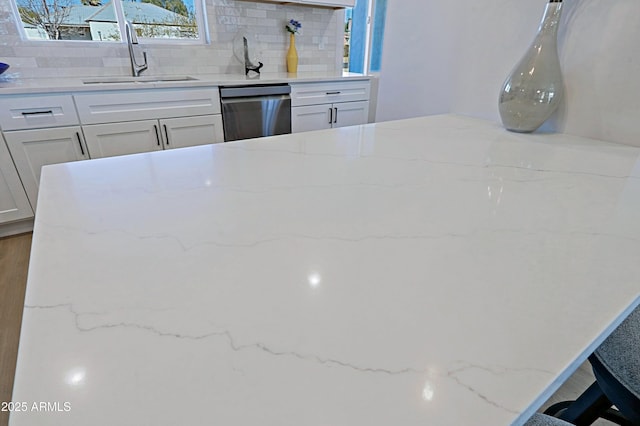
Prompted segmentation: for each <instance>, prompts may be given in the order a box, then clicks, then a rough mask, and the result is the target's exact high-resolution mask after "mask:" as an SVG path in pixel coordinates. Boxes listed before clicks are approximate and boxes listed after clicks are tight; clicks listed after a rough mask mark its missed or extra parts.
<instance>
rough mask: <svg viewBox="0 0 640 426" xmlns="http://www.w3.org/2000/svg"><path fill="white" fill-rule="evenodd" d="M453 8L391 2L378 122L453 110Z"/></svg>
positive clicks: (409, 0)
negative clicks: (451, 22)
mask: <svg viewBox="0 0 640 426" xmlns="http://www.w3.org/2000/svg"><path fill="white" fill-rule="evenodd" d="M450 3H451V2H448V1H446V0H443V1H428V0H388V3H387V17H386V22H385V31H384V37H385V38H384V46H383V49H382V67H381V71H380V84H379V88H378V103H377V111H376V121H386V120H393V119H397V118H407V117H417V116H421V115H429V114H437V113H442V112H447V111H449V104H450V100H451V96H450V95H451V93H450V87H451V82H450V71H451V68H452V65H451V60H452V59H453V56H452V55H451V53H450V52H451V49H452V47H453V39H452V38H451V35H452V34H455V31H452V29H451V28H449V26H450V21H451V16H450V15H451V10H452V6H451V4H450Z"/></svg>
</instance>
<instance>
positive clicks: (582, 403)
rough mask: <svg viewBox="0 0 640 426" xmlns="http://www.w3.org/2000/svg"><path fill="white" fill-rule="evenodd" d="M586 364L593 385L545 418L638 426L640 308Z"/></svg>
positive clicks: (548, 410) (584, 422)
mask: <svg viewBox="0 0 640 426" xmlns="http://www.w3.org/2000/svg"><path fill="white" fill-rule="evenodd" d="M589 362H590V363H591V366H592V368H593V373H594V375H595V377H596V381H595V382H594V383H593V384H592V385H591V386H590V387H589V388H588V389H587V390H586V391H585V392H584V393H583V394H582V395H580V397H579V398H578V399H577V400H576V401H565V402H559V403H557V404H554V405H552V406H551V407H549V408H548V409H547V410H546V411H545V414H549V415H552V416H555V417H558V418H560V419H563V420H566V421H568V422H570V423H571V424H574V425H580V426H581V425H590V424H592V423H593V422H595V421H596V420H597V419H598V418H600V417H601V418H604V419H607V420H609V421H612V422H614V423H616V424H619V425H624V426H630V425H640V307H638V308H636V309H635V310H634V311H633V312H632V313H631V314H630V315H629V317H627V319H625V320H624V321H623V322H622V324H620V326H619V327H618V328H616V329H615V330H614V332H613V333H612V334H611V335H610V336H609V337H608V338H607V339H606V340H605V341H604V342H603V343H602V345H600V346H599V347H598V349H596V351H595V352H594V353H593V354H592V355H591V356H590V357H589ZM614 405H615V407H616V408H617V410H616V409H615V408H612V407H613V406H614ZM543 424H544V423H543Z"/></svg>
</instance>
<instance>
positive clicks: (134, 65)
mask: <svg viewBox="0 0 640 426" xmlns="http://www.w3.org/2000/svg"><path fill="white" fill-rule="evenodd" d="M124 27H125V32H126V33H127V45H128V46H129V58H130V59H131V73H132V75H133V76H134V77H140V74H141V73H142V71H144V70H146V69H147V68H149V65H148V64H147V52H144V51H143V52H142V57H143V58H144V64H142V65H138V62H137V61H136V55H135V52H134V51H133V45H134V44H138V36H137V35H136V31H135V30H134V29H133V24H132V23H131V21H126V22H125V24H124Z"/></svg>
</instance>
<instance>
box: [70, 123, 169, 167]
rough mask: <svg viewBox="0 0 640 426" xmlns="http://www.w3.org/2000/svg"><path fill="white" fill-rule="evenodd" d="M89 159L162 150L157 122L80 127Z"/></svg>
mask: <svg viewBox="0 0 640 426" xmlns="http://www.w3.org/2000/svg"><path fill="white" fill-rule="evenodd" d="M82 131H83V132H84V136H85V138H86V140H87V147H88V148H89V155H91V158H102V157H114V156H116V155H126V154H137V153H139V152H150V151H158V150H162V142H161V136H160V125H159V123H158V120H143V121H129V122H125V123H111V124H92V125H88V126H82Z"/></svg>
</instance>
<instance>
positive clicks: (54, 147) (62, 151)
mask: <svg viewBox="0 0 640 426" xmlns="http://www.w3.org/2000/svg"><path fill="white" fill-rule="evenodd" d="M4 137H5V139H6V140H7V146H8V147H9V151H11V156H12V157H13V161H14V163H15V165H16V169H17V170H18V173H19V175H20V178H21V179H22V184H23V185H24V189H25V191H26V192H27V196H28V197H29V201H30V202H31V206H32V207H33V209H34V211H35V209H36V204H37V200H38V185H39V182H40V169H41V168H42V166H45V165H47V164H58V163H66V162H69V161H77V160H87V159H89V155H88V154H87V148H86V146H85V145H84V140H83V138H82V130H81V129H80V126H69V127H59V128H51V129H39V130H18V131H12V132H4Z"/></svg>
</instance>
